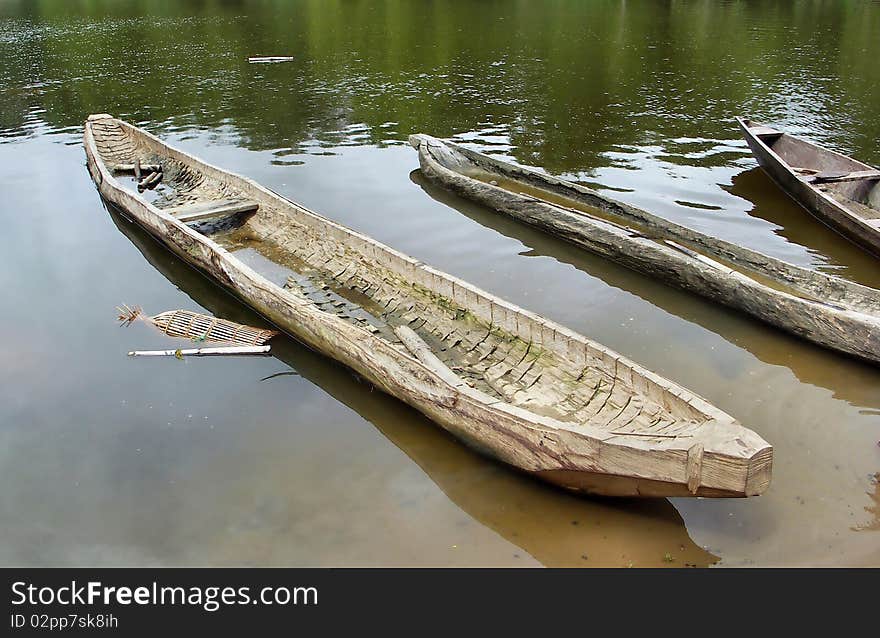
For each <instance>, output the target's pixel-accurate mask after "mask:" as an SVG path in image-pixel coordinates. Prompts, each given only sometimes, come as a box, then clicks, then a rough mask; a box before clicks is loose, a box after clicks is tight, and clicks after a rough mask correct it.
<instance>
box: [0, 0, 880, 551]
mask: <svg viewBox="0 0 880 638" xmlns="http://www.w3.org/2000/svg"><path fill="white" fill-rule="evenodd" d="M86 6H88V7H89V8H85V7H86ZM147 14H149V16H150V17H145V16H146V15H147ZM817 25H821V27H819V28H817ZM878 30H880V7H877V6H876V5H875V4H871V3H861V2H840V3H821V2H803V3H793V4H792V5H787V4H782V5H781V4H779V3H775V2H756V3H748V4H744V3H740V2H708V1H706V2H700V1H694V2H684V3H655V2H627V3H617V2H596V3H577V2H564V1H559V2H553V3H549V4H548V3H541V4H540V6H539V5H538V4H522V3H519V4H516V5H510V4H508V3H500V2H498V3H492V2H489V3H486V2H454V1H452V0H448V1H445V2H437V3H432V4H430V5H424V4H421V3H380V2H366V1H363V2H346V3H343V2H309V1H302V2H295V3H282V2H278V3H272V2H269V3H266V2H262V3H248V2H223V3H201V2H199V3H195V2H193V3H180V4H178V5H175V6H174V7H169V6H168V5H167V4H166V3H151V2H148V1H141V2H137V3H135V2H115V3H109V2H108V3H101V2H98V3H92V4H89V5H71V4H69V3H66V2H60V1H56V2H53V1H49V0H45V1H35V2H14V1H13V2H6V3H3V4H0V184H2V192H3V195H4V197H3V203H2V206H0V211H2V220H3V222H4V223H3V227H4V232H3V233H2V234H0V263H2V265H3V267H2V268H0V290H2V291H3V297H2V299H3V301H2V306H0V308H2V312H0V330H2V332H3V334H4V335H5V338H4V339H3V341H2V345H0V468H2V472H3V477H4V481H3V487H2V488H0V517H2V520H3V521H4V532H3V534H2V536H0V564H26V565H44V564H65V565H82V564H101V565H105V564H106V565H119V564H198V565H202V564H208V565H220V564H258V565H376V564H378V565H553V566H560V565H571V566H589V565H621V566H626V565H630V564H632V565H636V566H644V565H656V566H667V565H671V566H681V565H684V564H693V565H805V564H809V565H813V564H819V565H878V564H880V531H878V527H880V517H878V505H877V498H878V497H877V490H878V486H877V479H876V475H877V473H878V471H880V447H878V440H880V370H878V369H877V368H874V367H870V366H868V365H865V364H862V363H859V362H856V361H852V360H849V359H846V358H844V357H841V356H838V355H835V354H833V353H830V352H826V351H824V350H822V349H820V348H817V347H815V346H812V345H810V344H807V343H804V342H801V341H799V340H797V339H795V338H793V337H790V336H788V335H786V334H784V333H781V332H779V331H776V330H774V329H772V328H769V327H767V326H764V325H762V324H759V323H757V322H755V321H752V320H750V319H748V318H745V317H743V316H740V315H737V314H735V313H733V312H732V311H730V310H728V309H726V308H723V307H719V306H716V305H713V304H710V303H708V302H706V301H703V300H702V299H700V298H697V297H694V296H692V295H688V294H685V293H683V292H681V291H678V290H675V289H671V288H668V287H665V286H662V285H660V284H659V283H657V282H656V281H654V280H651V279H649V278H646V277H642V276H640V275H637V274H635V273H631V272H629V271H626V270H624V269H622V268H620V267H617V266H615V265H614V264H611V263H609V262H607V261H604V260H602V259H599V258H597V257H594V256H591V255H589V254H586V253H584V252H582V251H579V250H577V249H575V248H573V247H571V246H566V245H565V244H562V243H560V242H557V241H555V240H553V239H552V238H549V237H547V236H546V235H542V234H540V233H538V232H536V231H534V230H532V229H530V228H528V227H526V226H524V225H522V224H518V223H516V222H514V221H512V220H510V219H507V218H504V217H502V216H500V215H497V214H495V213H492V212H490V211H488V210H486V209H483V208H480V207H477V206H474V205H472V204H469V203H467V202H464V201H462V200H460V199H459V198H457V197H455V196H453V195H451V194H449V193H447V192H444V191H441V190H437V189H436V188H435V187H433V186H431V185H429V184H427V183H426V182H425V180H424V179H423V178H422V177H421V175H420V174H419V172H418V171H417V170H415V169H416V168H417V158H416V155H415V152H414V151H412V149H410V148H409V147H408V146H407V145H406V144H405V140H406V137H407V136H408V135H409V134H410V133H413V132H426V133H431V134H434V135H437V136H448V137H453V138H454V139H456V140H457V141H460V142H462V143H465V144H469V145H471V146H472V147H473V148H476V149H478V150H482V151H484V152H486V151H488V152H492V153H496V154H498V155H499V156H500V157H502V158H507V159H511V160H513V161H516V162H519V163H521V164H525V165H529V166H535V167H540V168H543V169H544V170H547V171H548V172H551V173H554V174H559V175H562V176H565V177H567V178H569V179H575V180H579V181H582V182H584V183H586V184H588V185H590V186H593V187H597V188H600V189H604V190H606V192H608V193H609V194H611V195H613V196H614V197H616V198H619V199H623V200H626V201H628V202H631V203H633V204H635V205H638V206H640V207H643V208H646V209H648V210H651V211H652V212H654V213H657V214H660V215H663V216H665V217H668V218H669V219H672V220H674V221H676V222H677V223H681V224H684V225H688V226H691V227H693V228H696V229H697V230H700V231H702V232H706V233H710V234H714V235H717V236H719V237H722V238H724V239H727V240H729V241H734V242H739V243H742V244H743V245H748V246H749V247H752V248H755V249H757V250H761V251H764V252H767V253H770V254H773V255H775V256H777V257H780V258H783V259H787V260H789V261H792V262H795V263H798V264H803V265H807V266H810V267H815V268H820V269H822V270H825V271H828V272H835V273H837V274H840V275H841V276H845V277H849V278H851V279H853V280H856V281H860V282H862V283H866V284H868V285H873V286H880V269H878V266H877V264H878V262H877V261H876V260H875V259H873V258H871V257H869V256H868V255H866V254H865V253H862V252H860V251H859V250H858V249H856V248H853V247H852V246H851V245H849V244H848V243H847V242H846V241H844V240H842V239H840V238H838V237H836V236H835V235H833V234H832V233H830V232H829V231H828V230H827V229H825V228H824V227H823V226H821V225H820V224H818V223H817V222H815V221H813V220H812V219H811V218H810V217H809V216H807V215H806V214H805V213H804V212H803V211H802V210H801V209H800V208H798V207H797V206H795V205H794V204H792V203H791V202H790V201H789V200H788V199H787V198H786V197H785V195H784V194H781V193H780V192H779V191H778V190H777V189H776V188H775V187H774V186H773V184H772V183H771V182H770V181H769V180H768V179H767V178H766V177H765V176H764V174H763V173H762V172H761V171H760V170H759V169H758V168H756V165H755V162H754V160H753V159H752V157H751V156H750V155H749V153H748V150H747V148H746V146H745V144H744V142H742V141H741V140H740V138H739V137H738V133H737V130H736V127H735V125H734V122H733V120H732V118H733V116H734V115H737V114H746V115H751V116H753V117H755V118H756V119H761V120H765V121H770V122H773V123H775V124H778V125H780V126H783V127H785V128H787V129H789V130H792V131H793V132H795V133H801V134H804V135H807V136H809V137H811V138H813V139H815V140H817V141H820V142H822V143H824V144H827V145H829V146H832V147H833V148H836V149H839V150H842V151H845V152H848V153H851V154H853V155H854V156H856V157H858V158H859V159H861V160H863V161H866V162H868V163H871V164H874V165H878V164H880V154H878V150H877V145H876V143H877V140H878V137H880V112H878V110H880V95H878V88H877V87H880V69H878V68H877V67H876V65H873V64H871V63H870V62H869V61H870V60H871V58H872V56H871V55H870V54H871V52H872V51H873V52H877V47H878V42H877V39H876V37H875V35H876V33H877V32H878ZM512 34H515V37H514V36H513V35H512ZM722 35H723V36H724V37H721V36H722ZM133 50H136V51H142V52H143V56H142V57H140V56H139V57H137V58H135V59H133V58H132V56H131V51H133ZM792 52H794V53H795V54H792ZM798 52H799V53H800V54H797V53H798ZM260 54H264V55H293V56H294V58H295V59H294V61H293V62H291V63H286V64H278V65H249V64H247V62H246V58H247V56H248V55H260ZM90 112H111V113H114V114H117V115H120V116H123V117H126V118H127V119H130V120H132V121H135V122H140V123H143V125H144V126H146V127H147V128H148V129H150V130H152V131H154V132H156V133H157V134H159V135H161V136H163V137H165V138H167V139H169V140H170V141H171V142H172V143H175V144H178V145H180V146H182V147H184V148H186V149H187V150H190V151H192V152H195V153H196V154H198V155H200V156H202V157H204V158H206V159H207V160H208V161H210V162H212V163H215V164H218V165H221V166H223V167H225V168H228V169H231V170H234V171H236V172H239V173H243V174H246V175H248V176H250V177H253V178H255V179H257V180H258V181H260V182H261V183H263V184H265V185H266V186H268V187H270V188H272V189H274V190H276V191H278V192H281V193H283V194H284V195H286V196H288V197H290V198H293V199H296V200H298V201H301V202H302V203H304V204H305V205H307V206H308V207H310V208H312V209H314V210H317V211H320V212H321V213H323V214H325V215H327V216H329V217H331V218H333V219H336V220H338V221H340V222H342V223H344V224H347V225H349V226H352V227H354V228H356V229H358V230H362V231H364V232H367V233H368V234H370V235H373V236H375V237H376V238H378V239H379V240H381V241H383V242H385V243H388V244H390V245H392V246H394V247H396V248H398V249H401V250H403V251H405V252H407V253H410V254H412V255H415V256H417V257H418V258H420V259H422V260H424V261H426V262H428V263H431V264H433V265H436V266H438V267H440V268H442V269H443V270H446V271H448V272H451V273H453V274H455V275H457V276H460V277H462V278H464V279H467V280H469V281H472V282H473V283H475V284H476V285H478V286H480V287H482V288H485V289H487V290H490V291H492V292H494V293H497V294H500V295H501V296H504V297H506V298H508V299H510V300H511V301H513V302H515V303H517V304H520V305H522V306H524V307H526V308H528V309H530V310H534V311H537V312H539V313H542V314H545V315H547V316H549V317H552V318H553V319H555V320H557V321H560V322H561V323H563V324H565V325H568V326H570V327H572V328H573V329H575V330H578V331H580V332H582V333H584V334H586V335H589V336H590V337H592V338H594V339H596V340H598V341H600V342H602V343H605V344H607V345H608V346H610V347H612V348H614V349H616V350H618V351H620V352H622V353H624V354H626V355H627V356H629V357H631V358H633V359H635V360H636V361H638V362H640V363H642V364H643V365H646V366H648V367H650V368H652V369H654V370H657V371H658V372H660V373H661V374H663V375H665V376H668V377H670V378H672V379H674V380H676V381H678V382H680V383H682V384H683V385H685V386H687V387H689V388H691V389H692V390H694V391H696V392H698V393H699V394H701V395H703V396H705V397H706V398H707V399H709V400H710V401H712V402H713V403H715V404H717V405H718V406H719V407H721V408H722V409H724V410H725V411H727V412H729V413H731V414H733V415H734V416H736V418H737V419H739V420H740V421H741V422H742V423H744V424H745V425H747V426H748V427H750V428H752V429H754V430H755V431H757V432H759V433H760V434H761V435H762V436H763V437H764V438H765V439H767V440H768V441H770V442H771V443H772V444H773V445H774V446H775V449H776V456H775V467H774V479H773V484H772V486H771V488H770V490H769V491H768V492H767V493H766V494H765V495H764V496H761V497H759V498H754V499H748V500H737V501H728V500H718V501H715V500H705V499H697V500H688V499H674V500H659V501H626V500H624V501H620V500H601V499H589V498H578V497H574V496H571V495H568V494H565V493H562V492H560V491H558V490H555V489H552V488H550V487H548V486H545V485H543V484H541V483H539V482H536V481H534V480H531V479H529V478H527V477H524V476H521V475H519V474H517V473H515V472H512V471H510V470H508V469H506V468H504V467H501V466H499V465H497V464H495V463H493V462H491V461H488V460H485V459H483V458H482V457H480V456H478V455H476V454H475V453H473V452H471V451H470V450H468V449H467V448H465V447H464V446H462V445H460V444H459V443H457V442H456V441H454V440H452V439H450V438H449V437H448V436H446V435H445V434H444V433H443V432H442V431H440V430H439V429H438V428H436V427H435V426H433V425H432V424H431V423H430V422H428V421H426V420H425V419H424V418H423V417H421V416H420V415H419V414H417V413H415V412H413V411H412V410H410V409H408V408H407V407H406V406H404V405H402V404H400V403H399V402H397V401H395V400H393V399H391V398H389V397H386V396H384V395H382V394H381V393H379V392H375V391H372V389H371V388H370V387H369V386H367V385H365V384H363V383H362V382H360V381H359V380H358V379H356V378H355V377H353V376H352V375H351V374H350V373H348V372H347V371H346V370H345V369H343V368H341V367H339V366H337V365H336V364H334V363H333V362H331V361H329V360H327V359H324V358H322V357H320V356H318V355H316V354H314V353H313V352H310V351H309V350H307V349H305V348H303V347H301V346H299V345H298V344H296V343H295V342H293V341H289V340H281V342H280V343H278V344H277V345H274V344H273V352H274V355H275V356H274V357H271V358H260V359H236V360H218V359H209V360H197V359H191V360H187V361H184V362H180V361H176V360H156V361H142V360H130V359H128V358H127V357H125V356H124V353H125V352H126V351H128V350H131V349H133V348H135V347H137V348H143V349H145V348H151V347H166V346H165V344H166V343H167V341H165V340H163V339H161V338H159V337H158V336H157V335H156V334H154V333H152V332H150V331H149V330H148V329H147V328H146V327H143V326H135V327H131V328H128V329H120V328H117V327H116V325H115V320H114V319H115V311H114V309H115V306H116V305H118V304H120V303H123V302H126V303H130V304H135V303H136V304H140V305H143V306H144V307H145V309H146V310H147V311H149V312H154V313H155V312H159V311H162V310H167V309H173V308H178V307H183V308H192V309H204V310H207V311H209V312H212V313H215V314H218V315H220V316H223V317H227V318H230V319H233V320H239V321H247V322H252V323H258V322H259V319H258V318H257V317H255V316H253V315H252V314H251V313H249V311H248V310H247V309H246V308H244V307H243V306H241V305H240V304H239V303H237V302H236V301H234V300H232V299H231V298H230V297H228V296H226V295H225V294H224V293H222V292H221V291H220V290H218V289H217V288H215V287H214V286H213V285H212V284H210V283H209V282H208V281H207V280H205V279H204V278H202V277H201V276H200V275H198V274H196V273H194V272H193V271H191V270H189V269H188V268H186V267H184V266H183V265H182V264H180V263H179V262H178V261H177V260H176V259H175V258H174V257H173V256H171V255H170V254H169V253H167V252H166V251H164V250H163V249H162V248H161V247H160V246H159V245H158V244H156V243H155V242H153V241H152V240H151V239H149V237H147V236H145V235H144V234H143V233H142V232H141V231H139V230H138V229H137V228H135V227H133V226H132V225H131V224H130V223H129V222H127V221H126V220H125V219H124V218H122V217H120V216H119V215H117V214H116V213H113V212H108V211H107V210H105V209H104V208H103V207H102V204H101V202H100V200H99V198H98V196H97V194H96V192H95V190H94V188H93V186H92V184H91V182H90V181H89V178H88V174H87V172H86V170H85V168H84V167H83V161H84V157H83V152H82V148H81V146H80V139H79V138H80V125H81V122H82V120H83V119H84V117H85V116H86V115H87V114H88V113H90Z"/></svg>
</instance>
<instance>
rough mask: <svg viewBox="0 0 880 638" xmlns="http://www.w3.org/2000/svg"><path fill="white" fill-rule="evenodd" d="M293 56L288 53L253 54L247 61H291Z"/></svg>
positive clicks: (262, 62)
mask: <svg viewBox="0 0 880 638" xmlns="http://www.w3.org/2000/svg"><path fill="white" fill-rule="evenodd" d="M292 61H293V56H290V55H269V56H254V57H250V58H248V62H250V63H251V64H265V63H267V62H292Z"/></svg>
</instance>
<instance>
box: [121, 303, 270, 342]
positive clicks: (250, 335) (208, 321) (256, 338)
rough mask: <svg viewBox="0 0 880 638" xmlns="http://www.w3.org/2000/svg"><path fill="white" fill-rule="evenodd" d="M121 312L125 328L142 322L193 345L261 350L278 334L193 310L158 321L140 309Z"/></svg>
mask: <svg viewBox="0 0 880 638" xmlns="http://www.w3.org/2000/svg"><path fill="white" fill-rule="evenodd" d="M117 310H118V311H119V321H121V322H122V325H126V326H127V325H129V324H130V323H132V322H133V321H136V320H142V321H146V322H147V323H149V324H151V325H153V326H155V327H157V328H159V330H161V331H162V332H164V333H165V334H166V335H168V336H169V337H183V338H184V339H191V340H193V341H206V342H209V343H211V342H213V343H232V344H236V345H241V346H259V345H263V344H264V343H266V342H267V341H268V340H269V339H271V338H272V337H274V336H276V335H277V334H278V331H276V330H266V329H264V328H254V327H252V326H246V325H244V324H240V323H235V322H234V321H227V320H226V319H218V318H217V317H212V316H210V315H203V314H199V313H198V312H193V311H191V310H169V311H167V312H163V313H160V314H158V315H156V316H155V317H147V316H144V314H143V310H141V308H140V306H135V307H134V308H130V307H129V306H126V305H125V304H123V305H122V306H120V307H119V308H117Z"/></svg>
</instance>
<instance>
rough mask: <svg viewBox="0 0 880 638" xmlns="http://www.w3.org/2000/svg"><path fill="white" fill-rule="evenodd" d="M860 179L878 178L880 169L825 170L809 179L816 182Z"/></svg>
mask: <svg viewBox="0 0 880 638" xmlns="http://www.w3.org/2000/svg"><path fill="white" fill-rule="evenodd" d="M860 179H870V180H874V179H880V171H876V170H870V171H851V172H847V171H825V172H823V173H817V174H816V175H814V176H813V177H812V179H811V180H810V181H813V182H816V183H826V182H855V181H858V180H860Z"/></svg>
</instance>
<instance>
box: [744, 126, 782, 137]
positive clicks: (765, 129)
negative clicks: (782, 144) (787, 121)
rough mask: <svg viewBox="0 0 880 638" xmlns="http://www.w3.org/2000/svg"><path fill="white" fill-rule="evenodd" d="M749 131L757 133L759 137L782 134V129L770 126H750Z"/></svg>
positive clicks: (753, 133)
mask: <svg viewBox="0 0 880 638" xmlns="http://www.w3.org/2000/svg"><path fill="white" fill-rule="evenodd" d="M749 131H750V132H751V133H752V135H757V136H758V137H765V136H770V135H782V131H777V130H776V129H775V128H770V127H769V126H750V127H749Z"/></svg>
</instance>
